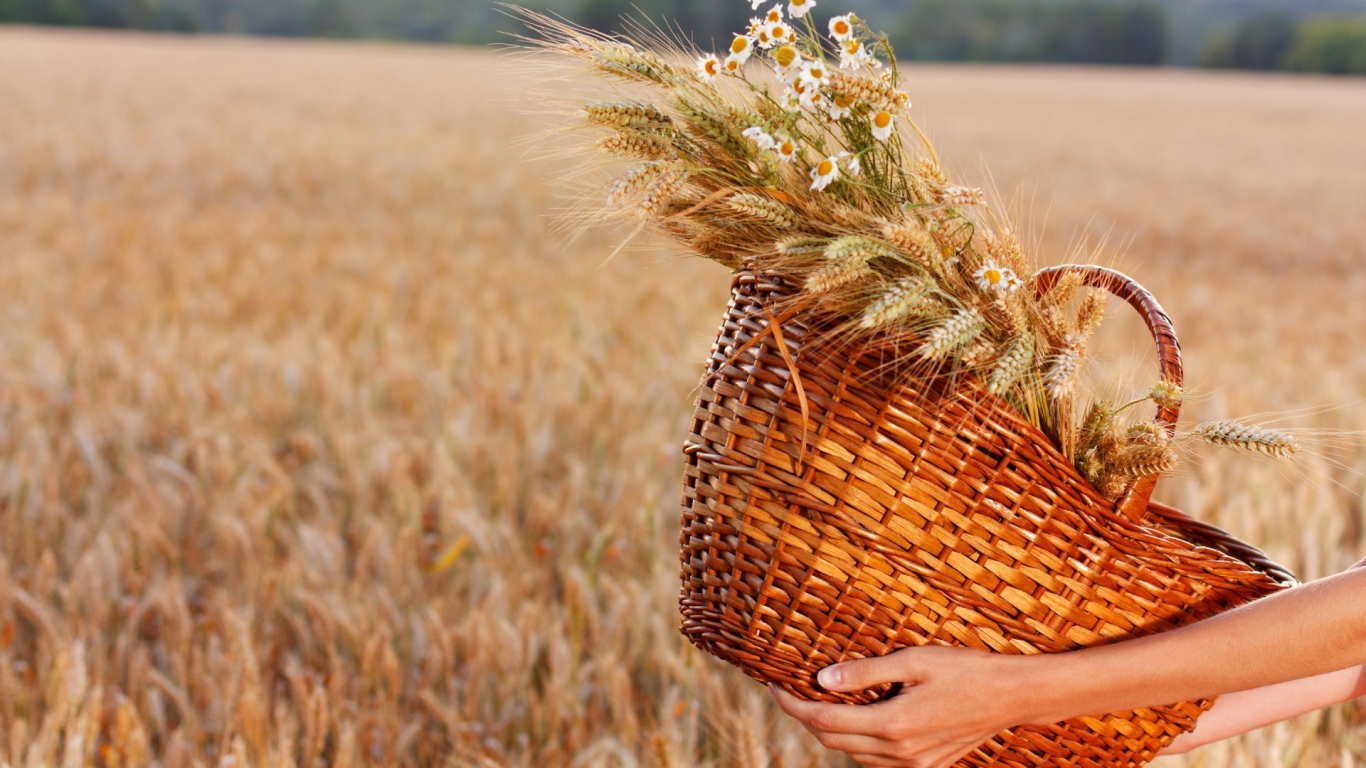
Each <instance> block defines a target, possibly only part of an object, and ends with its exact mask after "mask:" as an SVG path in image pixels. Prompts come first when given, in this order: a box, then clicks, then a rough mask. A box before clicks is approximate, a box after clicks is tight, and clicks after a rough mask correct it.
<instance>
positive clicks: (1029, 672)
mask: <svg viewBox="0 0 1366 768" xmlns="http://www.w3.org/2000/svg"><path fill="white" fill-rule="evenodd" d="M1086 656H1087V654H1086V651H1068V652H1063V653H1046V654H1038V655H1034V656H1017V657H1013V660H1014V661H1016V662H1017V664H1016V668H1015V669H1014V670H1013V674H1012V680H1013V686H1014V687H1015V691H1016V692H1017V700H1019V701H1022V702H1026V704H1025V711H1023V712H1021V714H1022V715H1023V716H1024V717H1025V718H1026V719H1025V720H1023V721H1021V722H1022V724H1023V725H1050V724H1052V723H1057V722H1061V721H1063V720H1068V719H1070V718H1073V717H1077V716H1080V715H1092V714H1100V713H1098V712H1093V711H1092V710H1093V709H1095V704H1096V701H1097V700H1098V699H1099V698H1101V697H1102V696H1103V695H1104V694H1105V692H1106V690H1107V689H1108V687H1109V686H1107V685H1102V684H1100V683H1099V681H1100V680H1101V678H1100V677H1099V676H1098V675H1095V674H1093V673H1088V672H1087V671H1086V670H1085V669H1084V667H1085V663H1086V661H1087V660H1088V659H1087V658H1086Z"/></svg>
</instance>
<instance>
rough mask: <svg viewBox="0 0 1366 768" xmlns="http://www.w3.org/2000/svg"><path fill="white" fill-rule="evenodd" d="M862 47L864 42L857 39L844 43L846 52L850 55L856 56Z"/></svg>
mask: <svg viewBox="0 0 1366 768" xmlns="http://www.w3.org/2000/svg"><path fill="white" fill-rule="evenodd" d="M862 47H863V43H860V42H859V41H857V40H850V41H849V42H847V43H845V44H844V52H845V53H847V54H849V55H850V56H854V55H856V54H857V53H858V52H859V49H860V48H862Z"/></svg>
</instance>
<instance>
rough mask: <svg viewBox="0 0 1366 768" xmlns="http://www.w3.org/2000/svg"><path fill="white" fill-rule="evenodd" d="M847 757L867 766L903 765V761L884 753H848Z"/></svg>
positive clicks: (874, 767) (875, 767) (873, 767)
mask: <svg viewBox="0 0 1366 768" xmlns="http://www.w3.org/2000/svg"><path fill="white" fill-rule="evenodd" d="M849 757H851V758H852V759H853V761H854V762H856V763H858V764H859V765H862V766H867V768H899V767H900V766H902V765H905V762H904V761H901V760H897V759H895V758H891V757H886V756H884V755H872V754H866V753H859V754H855V755H849Z"/></svg>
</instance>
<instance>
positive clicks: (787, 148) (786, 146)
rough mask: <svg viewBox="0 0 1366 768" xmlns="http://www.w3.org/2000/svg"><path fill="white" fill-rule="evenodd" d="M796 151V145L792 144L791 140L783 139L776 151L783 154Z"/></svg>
mask: <svg viewBox="0 0 1366 768" xmlns="http://www.w3.org/2000/svg"><path fill="white" fill-rule="evenodd" d="M796 151H797V147H796V145H794V144H793V143H792V142H791V141H784V142H783V143H782V144H781V145H780V146H779V147H778V152H779V153H781V154H783V155H791V154H793V153H794V152H796Z"/></svg>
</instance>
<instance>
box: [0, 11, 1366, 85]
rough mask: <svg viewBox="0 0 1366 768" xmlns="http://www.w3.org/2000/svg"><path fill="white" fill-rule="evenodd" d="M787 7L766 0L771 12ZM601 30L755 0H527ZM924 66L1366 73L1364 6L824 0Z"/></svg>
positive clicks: (464, 26) (205, 26) (495, 17)
mask: <svg viewBox="0 0 1366 768" xmlns="http://www.w3.org/2000/svg"><path fill="white" fill-rule="evenodd" d="M779 1H780V0H764V5H763V7H765V8H766V7H768V6H771V5H773V4H774V3H775V2H779ZM522 4H524V5H528V6H530V7H533V8H536V9H538V10H548V11H551V12H555V13H559V14H562V15H564V16H566V17H568V18H570V19H573V20H575V21H578V22H581V23H585V24H587V25H589V26H592V27H595V28H598V29H605V30H620V29H622V28H623V27H624V25H625V22H623V21H622V19H623V17H627V16H629V17H632V18H637V19H639V18H645V19H649V20H667V22H668V24H669V25H670V31H674V32H677V33H681V34H683V35H686V36H687V37H690V38H691V39H692V40H693V41H694V42H696V43H697V44H698V45H699V46H701V47H703V48H722V47H724V45H725V43H726V41H727V40H728V38H729V36H730V35H731V33H733V32H734V31H735V30H737V29H740V28H741V27H742V26H743V25H744V23H745V21H746V20H747V19H748V18H749V17H750V16H751V15H754V12H752V11H751V10H750V4H749V2H748V1H747V0H523V2H522ZM820 6H821V7H820V8H818V9H817V12H818V13H821V12H824V13H822V16H824V15H826V14H830V13H837V12H844V11H849V10H852V11H855V12H857V13H858V14H859V15H861V16H863V17H864V18H866V19H868V20H869V21H870V23H871V24H872V26H873V27H874V28H875V29H883V30H886V31H887V32H888V33H889V34H890V36H891V38H892V42H893V44H894V45H895V48H896V51H897V53H898V55H899V56H901V57H902V58H905V59H913V60H935V61H1008V62H1043V61H1059V62H1078V63H1097V64H1132V65H1155V64H1176V65H1179V66H1187V65H1193V64H1201V65H1204V66H1211V67H1235V68H1247V69H1287V70H1295V71H1306V72H1330V73H1339V74H1366V0H822V2H821V3H820ZM0 22H22V23H33V24H64V25H78V26H98V27H124V28H136V29H154V30H174V31H184V32H211V33H233V34H261V35H285V36H323V37H365V38H379V39H394V40H420V41H432V42H437V41H440V42H471V43H474V42H480V43H482V42H496V41H498V40H500V39H501V40H504V41H506V40H507V39H508V38H506V37H505V36H501V35H500V34H499V30H515V29H516V28H517V25H516V23H515V22H513V21H511V20H509V19H507V18H506V17H503V16H501V15H500V13H499V11H498V9H497V8H496V7H495V5H494V0H0Z"/></svg>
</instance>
